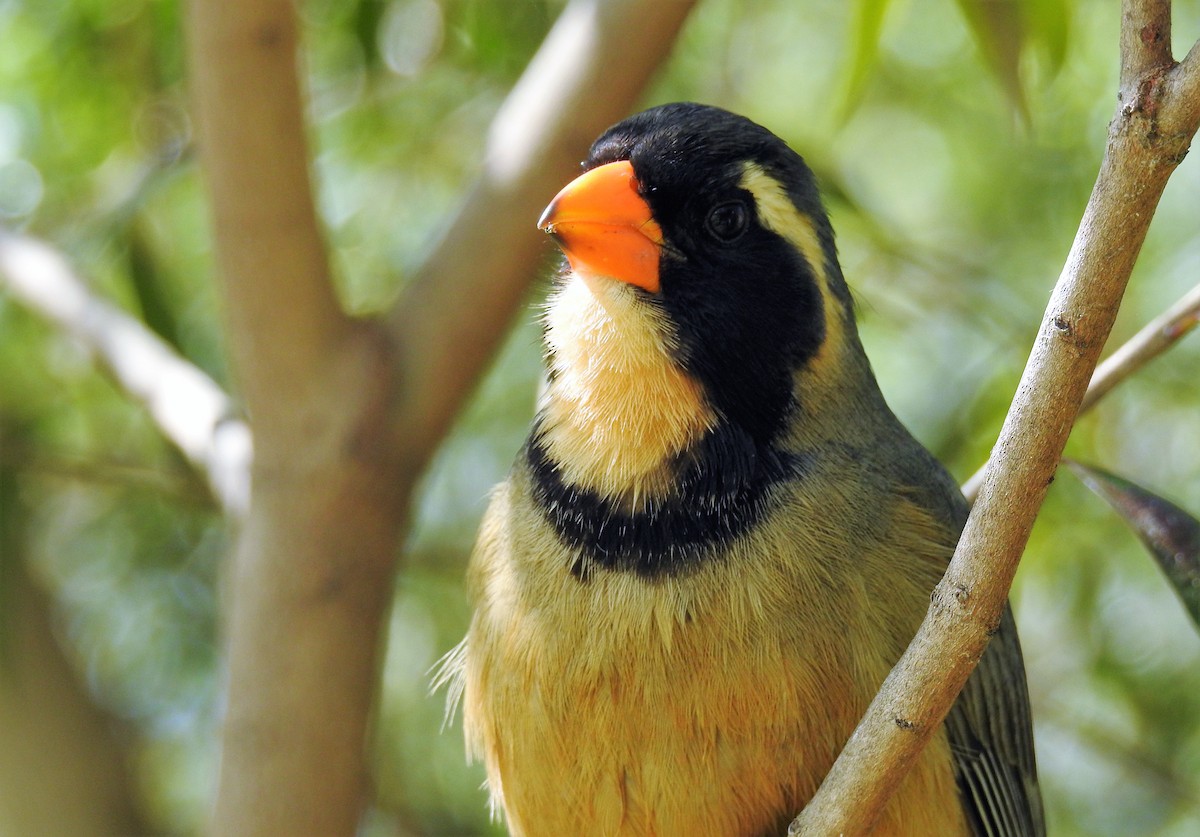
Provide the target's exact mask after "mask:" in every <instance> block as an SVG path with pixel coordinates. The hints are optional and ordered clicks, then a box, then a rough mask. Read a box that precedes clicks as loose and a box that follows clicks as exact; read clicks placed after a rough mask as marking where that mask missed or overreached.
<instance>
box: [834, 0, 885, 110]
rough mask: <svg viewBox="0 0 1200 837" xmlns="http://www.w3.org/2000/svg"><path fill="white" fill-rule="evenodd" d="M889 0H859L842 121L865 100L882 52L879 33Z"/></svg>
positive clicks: (844, 89) (842, 98) (855, 13)
mask: <svg viewBox="0 0 1200 837" xmlns="http://www.w3.org/2000/svg"><path fill="white" fill-rule="evenodd" d="M887 6H888V0H859V2H858V3H857V5H855V7H854V22H853V23H852V24H851V30H850V34H851V38H852V40H853V42H852V43H851V45H850V55H851V59H850V71H849V72H848V73H847V74H846V83H845V86H844V87H843V89H842V95H841V97H840V98H841V104H840V106H839V108H838V115H839V117H840V121H842V122H845V121H846V120H847V119H849V118H850V116H851V115H852V114H853V113H854V110H855V108H857V107H858V104H859V102H860V101H861V100H862V94H863V89H864V87H865V86H866V81H867V76H868V75H869V74H870V72H871V68H872V66H874V64H875V58H876V57H877V56H878V55H879V35H880V32H882V31H883V16H884V14H885V13H886V12H887Z"/></svg>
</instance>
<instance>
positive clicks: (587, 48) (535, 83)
mask: <svg viewBox="0 0 1200 837" xmlns="http://www.w3.org/2000/svg"><path fill="white" fill-rule="evenodd" d="M693 5H694V0H676V1H675V2H670V3H661V2H655V0H649V2H647V0H573V2H571V3H570V4H569V5H568V6H567V8H566V9H565V10H564V11H563V13H562V16H561V17H560V18H559V20H558V22H557V23H555V25H554V28H553V29H552V30H551V32H550V34H549V35H548V36H547V38H546V41H545V43H543V44H542V47H541V49H539V50H538V53H537V55H536V56H534V58H533V60H532V61H531V62H530V64H529V67H528V68H527V69H526V70H525V73H524V74H523V75H522V76H521V79H520V81H519V82H517V85H516V87H515V88H514V89H513V91H512V93H511V94H510V95H509V97H508V99H507V100H506V101H505V103H504V106H503V107H502V108H501V109H500V112H499V113H498V114H497V115H496V118H495V121H494V122H493V123H492V127H491V130H490V131H489V132H488V138H487V146H486V149H485V152H484V154H485V161H484V169H483V174H482V175H481V177H480V179H479V181H478V182H477V183H476V184H475V186H474V187H473V188H472V189H471V191H470V193H469V194H468V195H467V197H466V199H465V200H464V202H463V205H462V208H461V209H460V210H459V213H458V216H457V217H456V218H455V219H454V220H453V221H451V222H450V223H448V224H447V225H446V228H445V229H446V232H445V234H444V236H443V238H442V240H441V241H440V242H439V243H438V244H437V246H436V247H435V248H434V250H433V252H432V255H431V256H430V257H429V259H428V260H427V261H426V263H425V265H424V266H423V267H422V268H421V269H420V270H419V271H418V272H417V274H416V276H415V277H414V278H413V279H412V282H411V283H410V284H409V285H408V287H407V288H405V290H404V293H403V294H402V296H401V298H400V300H399V302H398V303H397V305H396V307H395V308H394V310H393V311H392V313H391V315H390V323H389V330H390V332H391V334H392V336H393V337H394V339H395V341H396V342H397V344H398V345H399V347H400V355H399V368H398V374H399V379H400V381H401V382H402V386H403V396H404V401H403V403H402V404H400V405H399V416H398V420H397V433H398V434H399V435H400V436H401V437H402V438H404V439H406V440H408V441H407V444H408V446H409V448H410V450H412V451H414V452H415V453H416V454H417V455H418V459H417V460H416V461H415V462H414V463H413V468H414V470H419V469H420V467H421V465H422V464H423V463H424V461H425V460H426V458H427V457H428V456H429V455H430V454H431V453H432V451H433V449H434V447H435V446H436V444H437V442H438V441H439V440H440V439H441V437H442V436H443V435H444V434H445V432H446V430H447V429H448V428H449V425H450V422H451V421H453V418H454V416H455V414H456V413H457V412H458V409H459V408H460V407H461V406H462V403H463V401H464V400H465V399H466V397H467V396H468V395H469V394H470V392H471V390H472V388H473V387H474V385H475V382H476V380H477V379H478V378H479V376H480V374H481V372H482V370H483V369H484V368H485V366H486V364H487V361H488V359H489V358H490V357H491V356H492V355H493V354H494V352H495V349H496V347H497V345H498V344H499V341H500V340H501V339H502V337H503V336H504V334H505V332H506V331H507V329H508V326H509V323H510V322H511V321H512V318H513V316H514V314H515V312H516V311H517V309H518V308H519V306H520V304H521V302H522V300H523V298H524V294H525V291H526V289H527V288H528V287H529V284H530V282H531V281H532V279H533V278H534V277H535V275H536V272H537V266H538V264H539V262H540V261H541V259H542V258H543V256H544V254H545V252H546V243H545V236H544V235H541V234H540V233H539V232H538V231H537V229H536V228H535V225H536V220H537V217H538V215H539V214H540V213H541V211H542V209H543V208H544V207H545V205H546V204H547V203H548V202H549V200H550V198H551V197H553V196H554V194H555V193H556V192H557V191H558V189H559V188H560V187H561V186H562V184H563V183H565V182H566V181H567V180H568V179H569V178H570V177H571V176H573V174H574V173H575V172H576V171H577V167H578V163H579V160H580V159H581V158H582V157H583V155H584V154H585V153H586V150H587V148H588V144H589V143H590V142H591V141H592V139H593V138H594V137H595V136H596V135H597V134H598V133H600V131H602V130H603V129H604V128H607V127H608V126H609V125H611V124H612V123H613V122H616V121H617V120H619V119H620V118H622V117H623V116H625V115H626V114H627V113H628V111H629V110H630V109H631V108H632V106H633V105H634V103H635V101H636V99H637V97H638V95H639V94H640V93H641V91H642V89H643V87H644V86H645V84H646V82H647V80H648V79H649V78H650V76H651V75H652V74H653V72H654V70H655V69H656V68H657V67H658V65H659V64H660V63H661V62H662V60H663V59H664V58H665V57H666V56H667V55H668V54H669V53H670V50H671V46H672V44H673V43H674V41H675V37H676V35H677V34H678V32H679V29H680V27H681V26H682V25H683V21H684V20H685V19H686V17H687V14H688V12H689V11H690V10H691V8H692V6H693Z"/></svg>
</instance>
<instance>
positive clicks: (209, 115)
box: [189, 0, 691, 835]
mask: <svg viewBox="0 0 1200 837" xmlns="http://www.w3.org/2000/svg"><path fill="white" fill-rule="evenodd" d="M690 5H691V3H690V2H672V3H655V2H653V1H652V0H639V1H638V2H635V0H574V2H572V3H571V4H570V5H569V6H568V7H567V9H566V11H565V12H564V13H563V16H562V19H561V20H560V21H559V23H558V24H556V26H555V27H554V30H553V31H552V33H551V35H550V37H549V38H548V40H547V45H546V46H545V47H544V48H543V49H542V51H541V52H539V54H538V57H537V58H536V59H535V60H534V62H533V64H532V65H531V67H530V68H529V70H528V71H527V72H526V73H525V75H524V76H523V77H522V80H521V82H519V84H518V85H517V88H516V90H514V92H513V94H512V95H511V96H510V97H509V100H508V101H507V102H506V104H505V106H504V108H503V109H502V110H501V113H500V115H499V116H498V117H497V120H496V122H495V124H494V125H493V128H492V132H491V135H490V137H489V143H488V150H487V162H486V164H485V174H484V177H483V179H482V181H481V182H480V184H479V185H478V186H477V187H476V188H475V190H474V191H473V193H472V194H471V195H470V196H469V198H468V200H467V203H466V205H465V206H464V208H463V210H462V212H461V213H460V215H459V217H458V219H457V220H456V221H455V222H454V223H453V224H452V225H450V227H449V228H448V229H449V232H448V233H447V237H446V239H445V240H444V241H443V242H442V243H441V244H440V245H439V246H438V247H437V248H436V249H435V251H434V253H433V256H432V257H431V258H430V260H429V261H428V262H427V264H426V267H425V268H424V269H423V270H422V271H421V272H420V274H419V275H418V276H417V277H416V278H415V279H414V280H413V282H412V284H411V285H410V286H409V287H408V288H407V289H406V291H405V293H404V295H403V298H402V300H401V302H400V304H399V306H397V308H396V310H395V311H394V312H393V314H392V316H391V317H390V319H389V321H388V322H387V323H386V324H385V323H377V322H356V321H352V320H350V319H349V318H348V317H346V316H345V315H344V313H343V312H342V311H341V309H339V308H338V306H337V301H336V299H335V296H334V294H333V291H332V289H331V287H330V284H329V277H328V272H329V271H328V265H327V262H326V256H325V250H324V245H323V243H322V240H321V236H320V231H319V228H318V225H317V222H316V218H315V214H314V212H313V202H312V196H311V190H310V187H309V182H308V169H307V151H306V148H305V144H304V128H303V121H302V109H301V102H300V93H299V89H298V83H297V80H296V68H295V62H296V20H295V12H294V9H293V8H292V5H291V3H290V2H288V0H196V2H193V3H192V5H191V14H190V21H189V35H190V44H189V46H190V54H191V61H192V76H193V85H194V90H195V94H196V96H195V99H196V105H197V109H198V111H199V121H200V126H201V133H200V136H201V143H200V147H201V151H202V155H201V156H202V162H203V164H204V171H205V175H206V181H207V183H208V188H209V191H210V193H211V196H212V208H213V214H214V218H215V222H214V227H215V233H216V243H217V252H218V263H219V266H220V271H221V274H222V282H223V287H224V295H225V298H226V301H227V304H228V318H229V321H230V343H231V347H232V351H233V361H234V364H233V366H234V370H235V372H236V374H237V377H238V379H239V381H240V383H241V386H242V389H243V392H244V394H245V401H246V404H247V407H248V411H249V414H250V418H251V421H252V424H253V427H254V432H255V461H254V466H253V494H252V499H251V509H250V515H249V518H248V520H247V523H246V525H245V528H244V530H243V532H242V534H241V537H240V539H239V542H238V551H237V554H236V555H235V559H234V562H233V566H232V572H233V578H232V583H231V584H229V585H228V588H227V589H229V590H230V591H231V594H232V598H231V603H230V607H229V615H228V619H227V630H228V635H229V652H228V656H229V686H228V689H229V701H228V710H227V715H226V720H225V724H224V728H223V731H222V742H223V743H222V761H221V776H220V780H219V787H218V791H217V804H216V811H215V814H214V821H213V824H212V831H213V833H215V834H238V835H260V834H261V835H272V834H328V835H338V834H352V833H353V832H354V830H355V827H356V825H357V821H358V817H359V814H360V812H361V810H362V803H363V802H364V801H365V797H366V793H367V777H366V761H365V758H364V756H365V744H366V741H367V738H368V720H369V715H370V707H371V701H372V698H373V695H374V688H375V683H376V672H377V664H378V648H379V643H380V636H381V631H382V626H383V624H384V614H385V611H386V607H387V603H388V601H389V600H390V591H391V589H392V575H393V571H394V566H395V557H396V544H397V542H398V541H399V538H400V534H401V532H402V530H403V528H404V524H405V514H406V510H407V508H408V501H409V497H410V493H411V491H412V488H413V485H414V484H415V482H416V480H417V478H418V477H419V476H420V473H421V471H422V469H423V466H424V463H425V462H426V461H427V460H428V458H429V457H430V455H431V454H432V451H433V449H434V447H435V445H436V444H437V443H438V442H439V441H440V439H441V437H442V435H444V433H445V431H446V430H447V429H448V427H449V423H450V421H451V419H452V417H453V414H454V412H455V411H456V410H457V409H458V407H459V405H460V404H461V403H462V401H463V399H464V398H465V396H466V393H467V390H468V389H469V388H470V386H471V385H472V384H473V382H474V381H475V379H476V378H477V377H478V375H479V373H480V371H481V369H482V368H483V366H484V364H485V362H486V360H487V358H488V357H489V356H490V355H491V353H492V351H493V350H494V348H495V347H496V345H497V343H498V342H499V339H500V337H501V335H502V332H503V329H504V327H505V326H506V325H507V323H508V321H509V319H511V316H512V313H513V311H514V310H515V308H516V305H517V304H518V302H519V299H520V297H521V294H522V291H523V289H524V288H525V287H526V285H527V283H528V281H529V279H530V278H531V277H532V275H533V273H534V266H535V264H536V261H537V257H538V252H539V246H538V237H537V234H536V233H535V231H534V219H536V217H537V213H538V211H540V209H541V206H542V205H543V204H544V203H545V202H546V201H547V200H549V197H550V196H552V195H553V194H554V192H555V190H556V189H557V188H558V186H559V185H560V184H561V182H562V180H563V179H564V177H565V175H566V172H567V169H568V168H569V166H568V161H573V160H575V159H577V157H578V155H579V154H581V153H582V151H583V149H584V148H585V147H586V143H587V142H588V141H589V140H590V138H591V136H592V135H593V134H594V133H595V132H596V131H597V130H599V128H600V127H603V126H605V125H607V124H608V123H609V122H611V121H614V120H615V119H616V118H617V117H618V116H621V115H623V114H624V112H625V110H626V109H627V108H628V107H629V106H630V104H631V103H632V101H633V99H634V98H635V97H636V95H637V93H638V92H639V91H640V90H641V88H642V86H643V85H644V83H645V81H646V79H647V78H648V77H649V75H650V73H651V72H652V71H653V69H654V68H655V67H656V66H657V64H658V62H659V61H660V60H661V58H662V57H663V56H664V55H665V54H666V53H667V51H668V49H669V45H670V43H671V40H672V37H673V35H674V33H675V32H676V31H677V29H678V26H679V24H680V23H681V21H682V20H683V17H684V16H685V14H686V12H687V10H688V9H689V8H690ZM595 91H604V92H603V93H601V94H597V93H596V92H595ZM397 350H398V351H397Z"/></svg>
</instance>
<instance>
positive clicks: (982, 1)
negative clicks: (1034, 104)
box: [958, 0, 1029, 122]
mask: <svg viewBox="0 0 1200 837" xmlns="http://www.w3.org/2000/svg"><path fill="white" fill-rule="evenodd" d="M1023 5H1024V4H1023V3H1021V2H1020V0H958V6H959V8H960V9H962V13H963V17H965V18H966V19H967V25H968V26H969V27H970V28H971V33H972V34H973V35H974V36H975V41H976V42H977V43H978V44H979V49H980V51H981V52H982V53H983V60H984V61H985V62H987V65H988V67H989V69H991V71H992V73H993V74H994V75H995V76H996V80H997V81H999V82H1000V86H1001V87H1002V88H1004V92H1005V94H1006V95H1007V96H1008V98H1009V99H1010V100H1011V101H1012V103H1013V107H1015V108H1016V109H1017V112H1018V113H1020V115H1021V118H1022V119H1023V120H1024V121H1025V122H1028V121H1029V105H1028V102H1027V101H1026V99H1025V89H1024V87H1022V86H1021V66H1020V65H1021V53H1022V51H1023V50H1024V47H1025V43H1026V40H1027V36H1028V32H1027V27H1026V24H1025V16H1024V14H1023V13H1022V6H1023Z"/></svg>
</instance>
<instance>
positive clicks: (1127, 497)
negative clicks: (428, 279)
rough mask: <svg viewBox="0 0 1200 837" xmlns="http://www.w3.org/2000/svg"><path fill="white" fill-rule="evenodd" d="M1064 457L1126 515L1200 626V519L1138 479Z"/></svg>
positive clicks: (1094, 488)
mask: <svg viewBox="0 0 1200 837" xmlns="http://www.w3.org/2000/svg"><path fill="white" fill-rule="evenodd" d="M1064 461H1065V462H1066V464H1067V466H1068V467H1069V468H1070V469H1071V470H1072V471H1074V472H1075V475H1076V476H1078V477H1079V479H1080V480H1082V481H1083V484H1084V485H1086V486H1087V487H1088V488H1090V489H1091V490H1092V491H1094V492H1095V493H1096V494H1099V495H1100V496H1101V497H1103V498H1104V499H1105V500H1107V501H1108V504H1109V505H1110V506H1112V507H1113V509H1115V510H1116V512H1117V514H1119V515H1121V517H1123V518H1124V519H1125V522H1126V523H1128V524H1129V526H1130V527H1131V528H1132V529H1133V531H1134V532H1135V533H1136V534H1137V536H1138V538H1139V539H1140V540H1141V542H1142V543H1143V544H1145V545H1146V548H1147V549H1148V550H1150V554H1151V555H1153V556H1154V558H1155V560H1157V561H1158V565H1159V566H1160V567H1161V568H1162V571H1163V572H1164V573H1166V576H1167V580H1168V581H1170V582H1171V586H1172V587H1174V588H1175V592H1176V593H1178V594H1179V598H1181V599H1183V604H1184V606H1185V607H1186V608H1187V610H1188V613H1189V614H1191V617H1192V620H1193V621H1194V622H1195V623H1196V625H1197V626H1200V520H1197V519H1196V518H1194V517H1192V515H1190V514H1188V513H1187V512H1186V511H1184V510H1183V509H1181V508H1179V506H1176V505H1175V504H1173V503H1170V502H1168V501H1167V500H1164V499H1163V498H1162V497H1159V496H1158V495H1157V494H1154V493H1152V492H1150V491H1147V490H1146V489H1144V488H1142V487H1141V486H1140V485H1137V484H1136V483H1132V482H1130V481H1129V480H1125V479H1122V478H1121V477H1118V476H1116V475H1114V474H1110V473H1108V472H1107V471H1102V470H1100V469H1099V468H1093V467H1091V466H1088V465H1084V464H1082V463H1079V462H1074V461H1072V460H1064Z"/></svg>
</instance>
